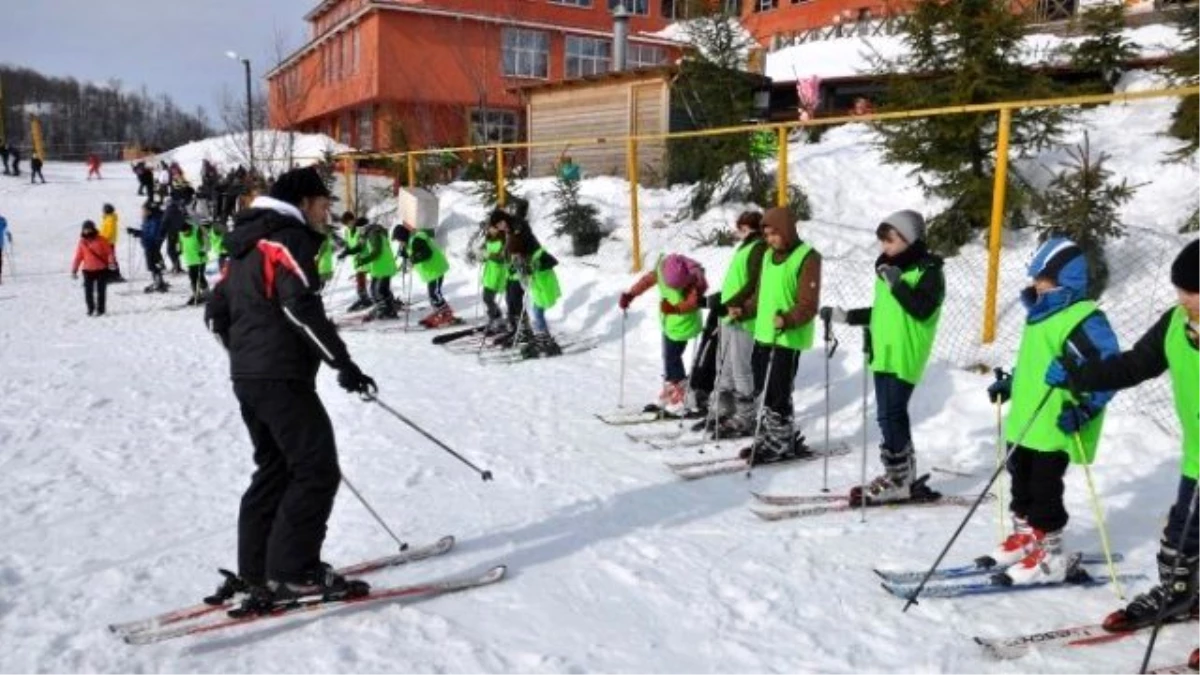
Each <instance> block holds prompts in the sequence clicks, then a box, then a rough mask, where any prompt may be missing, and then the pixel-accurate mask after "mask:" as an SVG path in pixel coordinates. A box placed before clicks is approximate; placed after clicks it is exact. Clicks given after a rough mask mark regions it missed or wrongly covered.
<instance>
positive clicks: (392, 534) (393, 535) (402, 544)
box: [342, 473, 408, 551]
mask: <svg viewBox="0 0 1200 675" xmlns="http://www.w3.org/2000/svg"><path fill="white" fill-rule="evenodd" d="M342 482H343V483H345V484H346V487H348V488H350V491H351V492H353V493H354V496H355V497H358V501H360V502H362V505H363V506H365V507H366V509H367V511H368V512H370V514H371V515H372V516H374V518H375V522H377V523H379V526H380V527H382V528H383V530H384V532H387V533H388V536H390V537H391V538H392V540H393V541H395V542H396V545H397V546H399V547H400V550H401V551H407V550H408V543H406V542H403V541H400V537H397V536H396V533H395V532H392V528H390V527H388V526H387V523H385V522H383V518H380V517H379V514H378V513H376V512H375V509H373V508H371V504H370V502H368V501H367V500H366V498H365V497H363V496H362V493H360V492H359V491H358V489H356V488H355V487H354V484H353V483H351V482H350V481H349V479H347V478H346V474H344V473H343V474H342Z"/></svg>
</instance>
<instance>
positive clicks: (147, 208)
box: [125, 201, 171, 293]
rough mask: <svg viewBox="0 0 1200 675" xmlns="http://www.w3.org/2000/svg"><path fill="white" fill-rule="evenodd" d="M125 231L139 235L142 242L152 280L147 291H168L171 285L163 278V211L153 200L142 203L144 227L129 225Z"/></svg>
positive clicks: (147, 268) (135, 235)
mask: <svg viewBox="0 0 1200 675" xmlns="http://www.w3.org/2000/svg"><path fill="white" fill-rule="evenodd" d="M125 231H126V232H128V233H129V234H130V235H132V236H134V237H137V238H138V239H140V240H141V242H142V251H143V252H144V253H145V255H146V270H147V271H149V272H150V276H151V278H152V281H151V282H150V285H149V286H147V287H146V288H145V292H147V293H166V292H167V291H168V290H169V289H170V288H171V287H170V286H169V285H168V284H167V282H166V281H165V280H164V279H163V270H164V268H165V266H164V264H163V259H162V245H163V239H164V237H165V235H164V234H163V226H162V211H160V210H159V208H158V207H157V206H155V204H154V202H153V201H147V202H146V203H145V204H143V205H142V227H141V228H140V229H139V228H136V227H127V228H125Z"/></svg>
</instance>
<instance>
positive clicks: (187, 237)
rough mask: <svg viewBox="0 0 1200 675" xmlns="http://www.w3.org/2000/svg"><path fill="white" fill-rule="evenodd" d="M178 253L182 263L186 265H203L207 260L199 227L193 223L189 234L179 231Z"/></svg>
mask: <svg viewBox="0 0 1200 675" xmlns="http://www.w3.org/2000/svg"><path fill="white" fill-rule="evenodd" d="M179 255H180V257H181V258H182V259H183V264H184V265H187V266H188V267H191V266H192V265H203V264H204V263H205V262H207V261H208V252H207V251H206V250H204V237H203V236H201V234H200V228H199V227H196V226H194V225H193V226H192V231H191V233H190V234H189V233H188V232H185V231H183V230H180V231H179Z"/></svg>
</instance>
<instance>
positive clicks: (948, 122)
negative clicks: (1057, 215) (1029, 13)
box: [874, 0, 1065, 254]
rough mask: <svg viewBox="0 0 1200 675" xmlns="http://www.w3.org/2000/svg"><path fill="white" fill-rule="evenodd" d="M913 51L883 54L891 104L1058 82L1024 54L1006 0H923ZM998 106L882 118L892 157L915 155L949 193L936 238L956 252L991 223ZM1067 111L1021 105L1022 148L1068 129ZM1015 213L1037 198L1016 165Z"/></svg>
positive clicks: (1038, 90)
mask: <svg viewBox="0 0 1200 675" xmlns="http://www.w3.org/2000/svg"><path fill="white" fill-rule="evenodd" d="M904 30H905V32H904V33H903V40H904V43H905V46H906V47H907V50H906V51H907V53H906V54H904V55H902V56H899V57H897V58H893V59H886V58H883V57H879V56H877V57H875V58H874V62H875V63H874V67H875V69H876V71H877V72H880V73H886V74H890V75H891V77H889V80H888V90H887V97H886V98H887V107H888V108H891V109H895V110H914V109H918V108H932V107H940V106H954V105H963V104H972V103H993V102H997V101H1010V100H1019V99H1030V98H1046V97H1049V96H1052V95H1053V94H1054V87H1053V85H1052V83H1051V82H1050V80H1049V79H1048V78H1046V77H1045V76H1043V75H1041V74H1039V73H1037V72H1035V71H1033V70H1032V69H1031V68H1029V67H1027V66H1025V65H1023V64H1022V63H1021V60H1020V52H1021V38H1022V35H1023V25H1022V20H1021V19H1020V18H1019V17H1018V16H1016V15H1015V14H1014V13H1013V12H1012V11H1011V9H1010V7H1009V3H1008V2H1005V1H1003V0H956V1H955V2H944V1H943V0H921V1H920V2H918V3H917V4H916V5H915V6H914V8H913V11H912V13H911V14H910V15H909V16H908V18H907V20H906V22H905V29H904ZM996 118H997V115H996V114H995V113H987V114H955V115H941V116H937V117H926V118H923V119H917V120H913V121H904V122H896V123H884V124H880V125H877V126H876V129H877V130H878V132H879V133H880V135H881V136H882V139H883V140H882V146H883V151H884V157H885V159H886V160H887V161H888V162H890V163H904V164H914V165H916V168H915V169H914V171H913V173H914V174H915V175H916V176H917V179H918V183H919V184H920V186H921V188H922V189H923V190H924V191H925V194H926V196H928V197H936V198H939V199H942V200H946V201H948V202H950V207H949V208H948V209H947V210H946V211H944V212H943V213H941V214H938V215H936V216H934V217H933V218H932V219H931V221H930V227H929V244H930V245H931V246H932V247H933V248H934V249H936V250H938V251H941V252H943V253H947V254H953V253H954V252H955V251H957V250H958V248H959V247H960V246H962V245H963V244H965V243H966V242H967V241H969V240H970V238H971V237H972V235H973V233H974V232H975V231H977V230H980V229H983V228H985V227H986V226H987V225H988V223H989V221H990V215H991V204H992V188H993V177H994V174H995V150H996V140H997V135H998V133H997V124H996ZM1064 121H1065V113H1064V112H1063V111H1062V110H1060V109H1054V108H1035V109H1023V110H1016V111H1014V112H1013V116H1012V126H1011V129H1010V146H1011V152H1012V153H1013V154H1014V155H1015V156H1020V155H1022V154H1026V153H1029V152H1031V151H1036V150H1039V149H1041V148H1044V147H1046V146H1048V145H1050V144H1052V143H1053V141H1054V140H1055V139H1056V138H1057V137H1058V135H1059V134H1060V131H1061V127H1062V124H1063V122H1064ZM1009 176H1010V180H1009V185H1008V200H1007V203H1006V207H1007V211H1008V213H1007V215H1009V216H1010V217H1012V216H1015V215H1019V209H1020V208H1021V207H1022V206H1023V205H1024V204H1025V203H1027V201H1028V191H1027V190H1026V189H1025V183H1024V181H1023V180H1021V179H1020V176H1019V175H1018V174H1017V172H1016V171H1015V170H1014V167H1012V166H1010V167H1009Z"/></svg>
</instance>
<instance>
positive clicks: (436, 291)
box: [392, 223, 457, 328]
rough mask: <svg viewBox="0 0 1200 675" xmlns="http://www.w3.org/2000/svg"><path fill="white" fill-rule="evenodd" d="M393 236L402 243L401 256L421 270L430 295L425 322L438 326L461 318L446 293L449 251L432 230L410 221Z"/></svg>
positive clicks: (420, 272)
mask: <svg viewBox="0 0 1200 675" xmlns="http://www.w3.org/2000/svg"><path fill="white" fill-rule="evenodd" d="M392 237H393V238H395V239H396V241H399V242H400V244H401V246H402V248H401V250H400V255H401V257H402V258H404V260H405V265H406V266H410V267H411V268H412V270H413V271H414V272H416V273H417V276H418V277H420V278H421V282H422V283H424V284H425V289H426V292H427V293H428V294H429V305H430V307H431V309H430V312H429V315H428V316H426V317H425V318H423V319H421V322H420V323H421V325H422V326H425V327H426V328H437V327H438V326H445V325H447V324H451V323H454V322H455V321H457V319H456V318H455V317H454V312H453V310H451V309H450V305H449V304H447V303H446V298H445V297H444V296H443V295H442V282H443V281H444V280H445V278H446V272H447V271H449V270H450V263H449V262H447V261H446V254H445V253H443V252H442V249H441V247H439V246H438V245H437V242H435V241H434V240H433V237H431V236H430V234H429V232H426V231H425V230H418V229H417V228H415V227H413V226H411V225H409V224H408V223H400V225H399V226H397V227H396V230H395V231H394V232H393V233H392Z"/></svg>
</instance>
